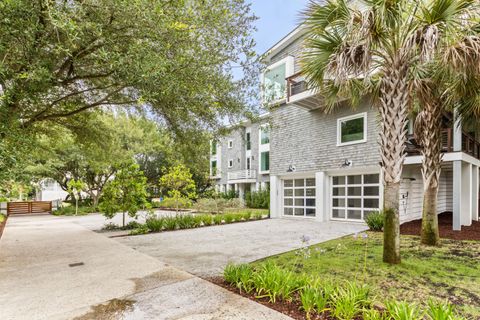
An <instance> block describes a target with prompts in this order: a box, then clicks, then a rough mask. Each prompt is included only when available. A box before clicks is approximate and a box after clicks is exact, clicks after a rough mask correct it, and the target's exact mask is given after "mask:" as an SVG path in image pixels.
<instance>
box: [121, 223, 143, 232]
mask: <svg viewBox="0 0 480 320" xmlns="http://www.w3.org/2000/svg"><path fill="white" fill-rule="evenodd" d="M141 226H142V224H140V223H139V222H138V221H130V222H129V223H127V224H126V225H125V227H122V228H121V229H122V230H133V229H137V228H139V227H141Z"/></svg>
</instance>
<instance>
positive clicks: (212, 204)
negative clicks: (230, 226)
mask: <svg viewBox="0 0 480 320" xmlns="http://www.w3.org/2000/svg"><path fill="white" fill-rule="evenodd" d="M226 202H227V201H226V200H225V199H209V198H205V199H198V200H197V203H196V204H195V209H196V210H197V211H199V212H208V213H220V212H223V211H224V210H225V208H226Z"/></svg>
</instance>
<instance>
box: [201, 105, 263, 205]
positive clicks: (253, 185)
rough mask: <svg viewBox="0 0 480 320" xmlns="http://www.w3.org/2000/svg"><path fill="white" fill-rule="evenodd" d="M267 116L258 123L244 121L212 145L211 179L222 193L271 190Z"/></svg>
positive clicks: (261, 117)
mask: <svg viewBox="0 0 480 320" xmlns="http://www.w3.org/2000/svg"><path fill="white" fill-rule="evenodd" d="M267 120H268V114H264V115H262V116H260V119H259V120H258V121H257V122H254V123H252V122H250V121H244V122H241V123H240V124H238V125H236V126H234V127H232V128H231V130H230V132H229V133H228V134H227V135H226V136H224V137H222V138H221V139H219V140H215V141H212V142H211V145H210V177H211V178H212V179H213V180H214V181H215V184H216V189H217V191H220V192H227V191H229V190H235V191H236V192H237V193H238V194H239V197H241V198H243V196H244V194H245V192H248V191H254V190H259V189H265V188H268V185H269V183H270V177H269V172H270V127H269V125H268V122H267Z"/></svg>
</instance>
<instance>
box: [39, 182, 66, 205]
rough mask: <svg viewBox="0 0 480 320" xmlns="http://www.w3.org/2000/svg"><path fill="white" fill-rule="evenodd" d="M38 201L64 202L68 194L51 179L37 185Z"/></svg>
mask: <svg viewBox="0 0 480 320" xmlns="http://www.w3.org/2000/svg"><path fill="white" fill-rule="evenodd" d="M39 186H40V188H39V190H38V192H37V196H36V198H37V200H38V201H53V200H64V199H65V198H66V197H67V195H68V193H67V192H66V191H65V190H63V189H62V187H61V186H60V184H58V182H56V181H55V180H53V179H44V180H42V181H40V183H39Z"/></svg>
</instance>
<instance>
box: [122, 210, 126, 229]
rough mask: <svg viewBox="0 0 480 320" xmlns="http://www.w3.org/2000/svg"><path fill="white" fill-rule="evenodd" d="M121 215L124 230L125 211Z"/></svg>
mask: <svg viewBox="0 0 480 320" xmlns="http://www.w3.org/2000/svg"><path fill="white" fill-rule="evenodd" d="M122 214H123V227H124V228H125V211H124V212H122Z"/></svg>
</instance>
